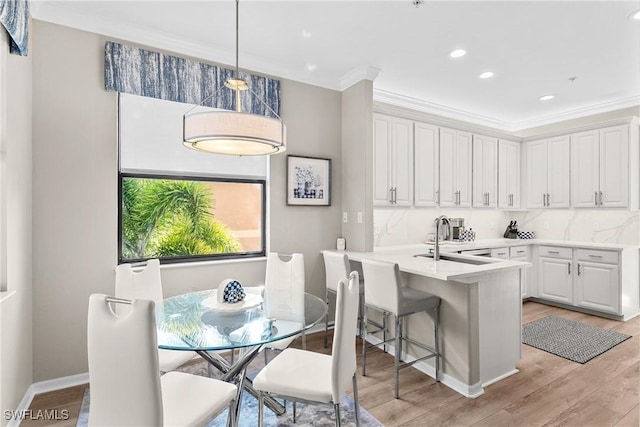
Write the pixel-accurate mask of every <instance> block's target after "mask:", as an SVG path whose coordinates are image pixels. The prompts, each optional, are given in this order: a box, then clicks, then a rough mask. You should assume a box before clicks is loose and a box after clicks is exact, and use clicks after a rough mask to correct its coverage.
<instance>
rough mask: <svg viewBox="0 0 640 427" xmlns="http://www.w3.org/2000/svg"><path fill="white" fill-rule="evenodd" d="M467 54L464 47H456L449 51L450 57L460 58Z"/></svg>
mask: <svg viewBox="0 0 640 427" xmlns="http://www.w3.org/2000/svg"><path fill="white" fill-rule="evenodd" d="M466 54H467V51H466V50H464V49H456V50H454V51H453V52H451V53H450V54H449V56H450V57H452V58H460V57H461V56H465V55H466Z"/></svg>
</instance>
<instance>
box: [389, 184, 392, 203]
mask: <svg viewBox="0 0 640 427" xmlns="http://www.w3.org/2000/svg"><path fill="white" fill-rule="evenodd" d="M389 203H391V204H393V187H389Z"/></svg>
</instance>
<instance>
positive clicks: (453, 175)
mask: <svg viewBox="0 0 640 427" xmlns="http://www.w3.org/2000/svg"><path fill="white" fill-rule="evenodd" d="M471 158H472V157H471V134H470V133H469V132H462V131H458V130H454V129H448V128H440V206H449V207H469V206H471Z"/></svg>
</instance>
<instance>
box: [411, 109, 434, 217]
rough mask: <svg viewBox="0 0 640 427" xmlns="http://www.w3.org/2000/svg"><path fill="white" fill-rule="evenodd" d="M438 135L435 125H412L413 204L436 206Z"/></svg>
mask: <svg viewBox="0 0 640 427" xmlns="http://www.w3.org/2000/svg"><path fill="white" fill-rule="evenodd" d="M439 142H440V135H439V129H438V127H437V126H433V125H428V124H426V123H418V122H416V123H415V125H414V146H413V150H414V170H415V181H414V190H415V191H414V201H413V203H414V205H415V206H437V205H438V202H439V200H438V195H439V178H440V172H439V170H440V168H439V163H438V157H439Z"/></svg>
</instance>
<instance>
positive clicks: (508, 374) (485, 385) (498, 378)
mask: <svg viewBox="0 0 640 427" xmlns="http://www.w3.org/2000/svg"><path fill="white" fill-rule="evenodd" d="M518 372H520V370H519V369H512V370H511V371H509V372H506V373H504V374H502V375H500V376H497V377H495V378H492V379H490V380H489V381H486V382H483V383H482V387H488V386H490V385H491V384H493V383H497V382H498V381H500V380H503V379H505V378H507V377H510V376H511V375H514V374H517V373H518Z"/></svg>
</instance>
